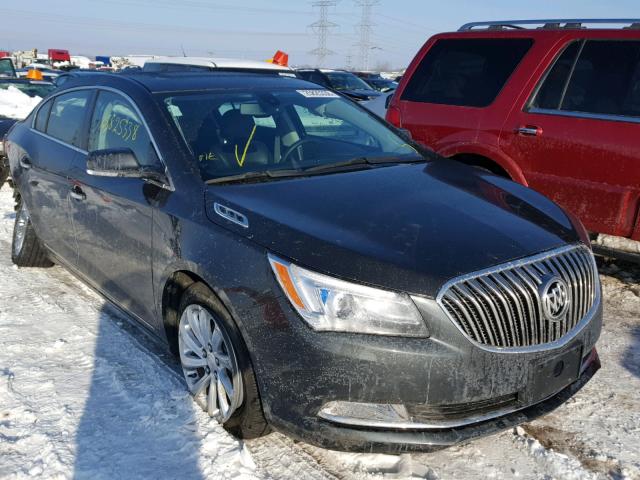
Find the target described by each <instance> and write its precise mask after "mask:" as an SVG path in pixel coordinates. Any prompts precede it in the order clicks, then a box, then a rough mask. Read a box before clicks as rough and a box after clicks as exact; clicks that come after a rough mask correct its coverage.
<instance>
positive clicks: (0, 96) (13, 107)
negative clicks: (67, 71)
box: [0, 60, 55, 188]
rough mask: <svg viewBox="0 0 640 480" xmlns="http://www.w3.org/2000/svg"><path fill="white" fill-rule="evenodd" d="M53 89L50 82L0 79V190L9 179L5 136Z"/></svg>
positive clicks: (53, 86)
mask: <svg viewBox="0 0 640 480" xmlns="http://www.w3.org/2000/svg"><path fill="white" fill-rule="evenodd" d="M0 62H1V60H0ZM54 89H55V85H54V84H53V83H51V82H44V81H35V80H24V79H17V78H2V77H0V188H2V186H3V185H4V182H5V181H6V180H7V178H8V177H9V165H8V163H7V158H6V155H5V152H4V137H5V135H6V134H7V132H8V131H9V129H10V128H11V127H12V126H13V124H14V123H16V122H17V121H18V120H22V119H23V118H25V117H26V116H27V115H28V114H29V113H30V112H31V110H32V108H33V107H34V106H35V105H36V104H37V103H38V101H39V100H40V99H42V98H44V97H46V96H47V95H48V94H49V93H51V92H52V91H53V90H54ZM33 99H35V102H34V101H33Z"/></svg>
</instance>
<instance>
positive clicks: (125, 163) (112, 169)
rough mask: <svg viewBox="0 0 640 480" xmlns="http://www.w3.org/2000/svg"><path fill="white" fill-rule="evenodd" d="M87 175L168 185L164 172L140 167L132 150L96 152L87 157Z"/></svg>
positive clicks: (120, 149)
mask: <svg viewBox="0 0 640 480" xmlns="http://www.w3.org/2000/svg"><path fill="white" fill-rule="evenodd" d="M87 173H88V174H89V175H94V176H96V177H127V178H142V179H146V180H153V181H157V182H162V183H163V184H164V183H166V181H167V179H166V176H165V174H164V172H161V171H159V170H158V169H157V168H154V167H149V166H143V165H140V162H138V159H137V158H136V154H135V153H134V152H133V150H131V149H130V148H111V149H108V150H94V151H93V152H89V155H88V157H87Z"/></svg>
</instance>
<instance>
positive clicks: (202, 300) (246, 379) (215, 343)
mask: <svg viewBox="0 0 640 480" xmlns="http://www.w3.org/2000/svg"><path fill="white" fill-rule="evenodd" d="M179 313H180V316H179V319H180V320H179V326H178V345H179V356H180V363H181V365H182V371H183V374H184V377H185V381H186V382H187V386H188V388H189V390H190V392H191V394H192V395H194V397H195V400H196V403H198V404H199V405H200V406H201V407H202V408H203V409H204V410H205V411H206V412H208V413H209V415H210V416H212V417H214V418H216V420H218V422H219V423H221V424H222V425H223V427H224V428H225V429H226V430H227V431H228V432H229V433H231V434H232V435H234V436H236V437H238V438H243V439H249V438H257V437H260V436H263V435H266V434H267V433H269V426H268V424H267V421H266V419H265V417H264V414H263V412H262V402H261V401H260V394H259V392H258V386H257V384H256V378H255V373H254V370H253V366H252V365H251V360H250V358H249V353H248V351H247V347H246V345H245V343H244V341H243V339H242V335H241V333H240V331H239V330H238V327H237V326H236V324H235V322H234V321H233V319H232V318H231V315H230V314H229V312H228V311H227V309H226V308H225V307H224V305H222V303H221V302H220V300H219V299H218V298H217V297H216V296H215V294H214V293H213V292H212V291H211V290H210V289H209V288H207V286H206V285H204V284H203V283H194V284H192V285H191V286H189V288H187V290H186V291H185V292H184V294H183V295H182V298H181V301H180V308H179ZM203 338H206V339H207V341H206V345H203V344H204V343H205V342H202V341H201V339H203ZM203 346H204V348H202V347H203ZM198 349H200V351H199V352H198V351H197V350H198ZM204 350H206V352H205V351H204ZM234 369H235V370H234ZM216 379H217V380H218V382H217V383H216V384H217V385H218V386H217V387H216V388H213V387H212V384H213V383H214V382H215V381H216ZM221 384H222V385H223V386H224V385H225V384H226V385H227V386H232V387H233V388H228V389H225V388H220V385H221ZM203 385H204V386H203ZM212 388H213V389H212ZM227 390H230V391H233V398H232V397H231V396H228V395H225V394H226V392H227ZM212 392H215V393H220V392H223V393H222V395H223V400H220V397H219V396H218V395H212ZM212 397H213V398H214V400H212ZM225 399H226V400H227V401H226V402H225ZM214 403H215V405H214ZM225 404H226V406H227V407H229V410H226V411H225V408H224V407H225Z"/></svg>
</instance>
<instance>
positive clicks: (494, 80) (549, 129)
mask: <svg viewBox="0 0 640 480" xmlns="http://www.w3.org/2000/svg"><path fill="white" fill-rule="evenodd" d="M587 25H599V26H600V27H601V28H597V29H596V28H586V26H587ZM536 26H538V28H535V27H536ZM620 27H622V28H620ZM387 120H388V121H389V122H391V123H392V124H394V125H396V126H397V127H400V128H403V129H407V130H409V131H410V132H411V134H412V136H413V138H414V139H416V140H417V141H419V142H420V143H422V144H424V145H426V146H428V147H430V148H432V149H433V150H435V151H436V152H438V153H439V154H441V155H443V156H445V157H450V158H454V159H456V160H460V161H462V162H464V163H467V164H471V165H475V166H478V167H482V168H485V169H487V170H490V171H493V172H494V173H497V174H501V175H505V176H508V177H510V178H512V179H513V180H515V181H517V182H519V183H522V184H523V185H528V186H530V187H532V188H534V189H536V190H538V191H540V192H542V193H544V194H545V195H547V196H549V197H551V198H552V199H553V200H555V201H556V202H558V203H559V204H560V205H562V206H564V207H565V208H567V209H569V210H570V211H572V212H573V213H575V214H576V215H577V216H578V217H579V218H580V219H581V220H582V221H583V223H584V224H585V226H586V227H587V229H589V230H590V231H592V232H598V233H605V234H610V235H616V236H622V237H629V238H632V239H634V240H640V221H639V216H638V210H639V206H640V20H525V21H506V22H482V23H471V24H467V25H464V26H463V27H462V28H461V29H460V30H459V31H458V32H455V33H443V34H440V35H436V36H434V37H432V38H431V39H429V40H428V41H427V43H426V44H425V45H424V46H423V47H422V49H421V50H420V52H418V54H417V55H416V57H415V58H414V60H413V62H412V63H411V65H410V66H409V69H408V70H407V73H406V75H405V76H404V77H403V78H402V81H401V82H400V85H399V87H398V89H397V93H396V94H395V95H394V97H393V99H392V101H391V104H390V106H389V109H388V111H387Z"/></svg>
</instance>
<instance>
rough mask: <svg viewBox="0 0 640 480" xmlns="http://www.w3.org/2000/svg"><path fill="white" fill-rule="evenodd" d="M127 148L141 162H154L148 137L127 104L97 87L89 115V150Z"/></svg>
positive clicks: (147, 163) (155, 159)
mask: <svg viewBox="0 0 640 480" xmlns="http://www.w3.org/2000/svg"><path fill="white" fill-rule="evenodd" d="M112 148H130V149H131V150H132V151H133V153H135V155H136V158H137V159H138V162H139V163H140V164H141V165H155V164H157V163H158V162H157V157H156V156H155V155H154V154H153V152H152V149H153V147H152V145H151V138H150V137H149V134H148V133H147V130H146V128H145V127H144V125H143V124H142V121H141V120H140V117H139V116H138V114H137V113H136V111H135V110H134V108H133V107H132V106H131V104H130V103H129V102H128V101H127V100H126V99H125V98H124V97H122V96H121V95H118V94H117V93H113V92H107V91H105V90H101V91H100V92H99V93H98V99H97V100H96V106H95V108H94V111H93V117H92V118H91V127H90V130H89V151H90V152H91V151H94V150H107V149H112Z"/></svg>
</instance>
